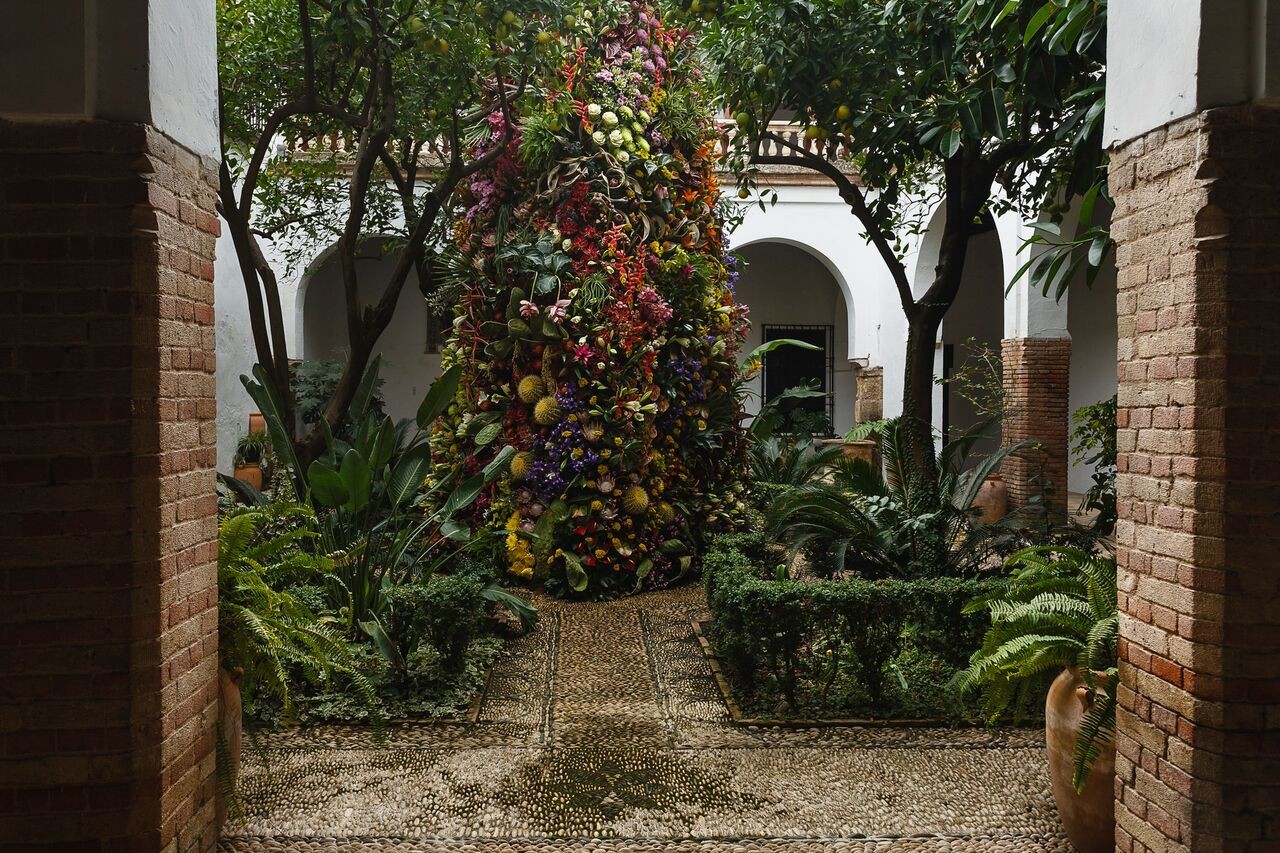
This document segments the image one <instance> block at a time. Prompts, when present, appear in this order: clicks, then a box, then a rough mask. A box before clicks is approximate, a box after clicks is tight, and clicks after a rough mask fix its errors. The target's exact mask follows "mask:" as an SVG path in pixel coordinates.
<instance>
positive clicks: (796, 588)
mask: <svg viewBox="0 0 1280 853" xmlns="http://www.w3.org/2000/svg"><path fill="white" fill-rule="evenodd" d="M784 556H785V553H784V552H783V551H782V550H781V549H780V548H777V547H776V546H775V547H773V548H771V547H770V546H768V545H767V544H766V542H765V540H764V539H763V538H762V537H760V536H758V535H752V534H739V535H734V536H723V537H720V538H718V539H716V540H715V541H714V543H713V544H712V547H711V549H710V550H709V552H708V553H707V555H706V557H705V559H704V561H703V578H704V584H705V586H706V590H707V601H708V605H709V606H710V609H711V613H712V615H713V616H714V617H715V629H714V639H715V642H716V646H717V650H718V652H719V653H720V655H721V656H722V657H723V659H724V660H725V662H726V664H728V666H729V668H730V669H731V670H732V674H733V676H734V679H735V681H736V682H737V685H738V686H739V687H740V688H741V689H742V690H744V691H745V692H746V693H747V694H755V693H757V692H760V691H763V692H768V691H769V690H770V688H772V689H774V690H776V692H777V694H778V695H780V696H781V697H782V698H785V699H786V700H787V702H788V703H790V705H791V706H792V707H798V705H799V704H800V702H799V700H800V698H801V696H802V695H804V696H815V695H821V696H826V695H827V694H828V693H829V691H830V690H832V689H833V686H834V685H835V682H837V681H854V682H856V684H857V687H858V688H860V691H861V692H862V693H863V694H865V697H866V710H868V711H869V712H870V713H874V714H876V715H877V716H881V715H884V714H885V713H886V712H893V710H894V707H893V706H894V705H898V706H901V705H902V703H901V702H900V701H898V700H896V699H894V698H893V697H891V696H890V693H891V690H890V689H889V688H890V680H891V679H895V678H896V679H902V677H903V675H902V672H901V671H900V669H898V668H897V667H896V664H895V663H894V661H895V659H896V658H898V656H899V655H900V654H902V653H903V652H904V650H906V649H910V650H913V651H914V652H915V653H918V654H919V655H925V656H928V657H930V658H934V659H937V660H939V661H941V662H944V663H945V664H946V665H947V666H948V667H950V668H951V671H954V669H955V668H956V667H958V666H961V665H963V664H964V662H965V661H966V660H967V658H968V653H969V650H970V649H972V648H973V646H974V645H975V644H976V643H977V638H979V637H980V636H981V634H982V630H983V627H984V626H983V620H982V619H980V618H976V617H975V616H974V615H972V614H965V613H964V612H963V607H964V604H965V603H966V602H967V601H969V600H970V599H972V598H974V597H975V596H977V595H981V594H983V593H985V592H989V591H990V590H991V589H992V585H991V582H989V581H985V580H976V579H972V578H954V577H918V578H912V579H905V580H904V579H896V578H888V579H882V580H868V579H866V578H861V577H843V578H840V579H837V580H819V581H797V580H792V579H790V578H788V577H787V576H786V573H785V571H781V570H780V569H779V564H780V562H781V561H782V560H783V559H784ZM934 681H936V682H938V683H942V682H943V681H945V678H943V679H941V680H940V681H939V680H938V679H934ZM908 689H909V688H908ZM843 692H846V693H847V692H850V691H849V690H848V689H847V686H846V688H843ZM950 711H951V709H944V708H938V709H936V714H935V715H942V714H947V713H950Z"/></svg>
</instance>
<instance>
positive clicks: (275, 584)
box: [218, 504, 377, 719]
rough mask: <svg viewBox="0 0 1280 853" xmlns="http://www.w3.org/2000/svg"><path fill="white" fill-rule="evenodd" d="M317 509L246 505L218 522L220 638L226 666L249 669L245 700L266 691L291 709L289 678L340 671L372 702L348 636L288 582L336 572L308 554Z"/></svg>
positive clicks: (318, 677)
mask: <svg viewBox="0 0 1280 853" xmlns="http://www.w3.org/2000/svg"><path fill="white" fill-rule="evenodd" d="M316 535H317V534H316V532H315V514H314V512H313V510H312V509H311V508H310V507H309V506H306V505H305V504H275V505H271V506H269V507H267V508H260V509H243V510H237V511H234V512H232V513H231V514H230V515H228V516H226V517H224V518H223V519H222V521H221V523H220V524H219V525H218V597H219V600H218V639H219V648H220V652H221V655H222V662H223V666H225V667H226V668H227V669H234V668H236V667H239V668H241V669H243V670H244V676H243V682H242V683H243V684H244V699H245V707H246V709H248V710H249V711H250V712H251V711H252V708H253V703H254V702H255V701H256V700H257V701H260V700H261V699H263V698H271V699H274V700H275V701H277V702H279V704H280V705H281V707H282V708H283V713H284V716H285V717H286V719H287V718H289V717H290V716H291V714H292V712H293V691H292V689H291V684H292V683H294V682H295V680H296V679H298V678H304V679H306V680H308V681H311V682H319V681H327V680H329V679H331V678H332V677H333V676H334V675H336V674H341V675H342V676H343V677H345V678H346V679H347V681H349V682H350V684H351V687H352V689H353V690H355V692H356V693H357V694H358V695H359V696H360V697H361V698H362V699H363V700H365V702H367V704H368V705H369V707H370V708H376V707H377V699H376V697H375V696H374V692H373V686H372V685H371V684H370V682H369V681H368V679H367V678H366V677H365V676H364V675H363V674H362V673H361V672H360V671H359V670H358V669H357V668H356V662H355V659H354V657H353V656H352V654H351V651H350V649H348V648H347V645H346V643H345V642H344V641H343V638H342V637H341V636H340V635H339V634H338V633H337V632H336V631H334V630H333V629H331V628H329V627H328V626H327V625H325V624H324V623H323V622H321V621H320V620H319V619H318V618H317V617H316V615H315V614H314V613H312V612H311V611H310V610H309V609H308V608H307V607H306V606H305V605H304V604H303V603H302V602H301V601H300V600H299V599H298V598H297V596H295V595H294V594H293V593H292V592H290V591H289V590H288V588H287V585H288V584H290V583H293V582H297V581H300V580H303V579H310V580H312V581H313V582H314V581H315V580H318V579H319V578H321V577H323V576H324V575H326V574H327V573H329V572H330V571H332V567H333V560H332V559H331V558H329V557H323V556H316V555H314V554H311V553H308V551H307V550H306V548H304V547H303V544H304V543H307V542H310V541H312V540H314V539H315V538H316Z"/></svg>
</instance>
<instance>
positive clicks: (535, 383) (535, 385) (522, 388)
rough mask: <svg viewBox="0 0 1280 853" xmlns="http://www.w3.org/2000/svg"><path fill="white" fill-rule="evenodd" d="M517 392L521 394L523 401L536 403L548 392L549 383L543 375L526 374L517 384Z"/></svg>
mask: <svg viewBox="0 0 1280 853" xmlns="http://www.w3.org/2000/svg"><path fill="white" fill-rule="evenodd" d="M516 393H517V394H518V395H519V396H520V400H521V402H524V403H536V402H538V401H539V400H541V399H542V396H543V395H544V394H546V393H547V383H545V382H543V381H542V377H541V376H537V375H532V376H526V377H525V378H524V379H521V380H520V384H519V385H517V386H516Z"/></svg>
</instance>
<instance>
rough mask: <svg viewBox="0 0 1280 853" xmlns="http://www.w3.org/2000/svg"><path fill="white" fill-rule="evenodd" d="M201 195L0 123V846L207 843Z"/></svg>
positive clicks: (209, 562)
mask: <svg viewBox="0 0 1280 853" xmlns="http://www.w3.org/2000/svg"><path fill="white" fill-rule="evenodd" d="M214 187H215V183H214V173H213V171H212V169H211V168H209V167H208V166H207V165H206V164H203V163H202V162H201V161H200V160H199V158H197V157H196V156H195V155H193V154H191V153H189V152H187V151H186V150H184V149H182V148H180V147H179V146H177V145H175V144H173V143H172V142H171V141H169V140H168V139H167V138H166V137H164V136H163V135H161V134H160V133H158V132H157V131H155V130H154V129H152V128H148V127H145V126H142V125H134V124H118V123H107V122H82V123H64V124H21V125H19V124H6V123H3V122H0V412H2V413H3V418H2V419H0V423H2V424H3V426H2V427H0V481H2V482H3V485H4V488H3V489H0V600H3V602H4V603H3V606H2V607H0V659H2V661H3V662H2V663H0V672H2V673H3V678H4V682H5V686H4V689H3V690H2V691H0V848H5V849H15V848H16V846H19V845H21V847H22V849H24V850H26V849H37V848H39V849H50V850H55V849H56V850H77V851H78V850H86V851H88V850H103V851H105V850H125V849H127V850H136V851H161V850H163V851H175V853H185V851H188V850H210V849H212V848H213V846H214V844H215V842H216V831H215V830H214V828H213V802H212V800H213V790H214V721H215V718H216V710H217V707H216V706H217V642H218V640H217V569H216V542H215V540H216V533H217V530H216V527H217V521H216V507H215V498H214V461H215V460H214V453H215V451H214V442H215V435H214V432H215V428H214V407H215V403H214V326H213V251H214V242H215V238H216V236H217V233H218V220H217V218H216V216H215V215H214Z"/></svg>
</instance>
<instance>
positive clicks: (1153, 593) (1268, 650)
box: [1110, 106, 1280, 853]
mask: <svg viewBox="0 0 1280 853" xmlns="http://www.w3.org/2000/svg"><path fill="white" fill-rule="evenodd" d="M1110 181H1111V188H1112V193H1113V194H1114V196H1115V199H1116V205H1117V207H1116V212H1115V218H1114V220H1113V222H1114V224H1113V228H1114V235H1115V237H1116V239H1117V241H1118V249H1117V253H1116V261H1117V264H1118V266H1119V299H1118V301H1119V334H1120V346H1119V361H1120V397H1119V403H1120V413H1119V424H1120V432H1119V449H1120V456H1119V472H1120V473H1119V483H1118V493H1119V519H1120V520H1119V523H1118V525H1117V528H1116V539H1117V544H1118V546H1119V553H1118V559H1119V564H1120V608H1121V624H1120V630H1121V639H1120V675H1121V688H1120V704H1121V707H1120V712H1119V720H1118V723H1119V733H1118V736H1117V749H1118V751H1119V756H1118V758H1117V761H1116V771H1117V774H1118V777H1119V778H1118V780H1117V786H1116V791H1117V799H1118V802H1117V804H1116V819H1117V824H1118V826H1117V831H1116V841H1117V849H1118V850H1122V851H1125V853H1129V851H1137V853H1146V851H1160V853H1163V851H1184V850H1194V851H1232V853H1235V851H1240V853H1249V852H1250V851H1263V850H1267V851H1274V850H1277V849H1280V734H1278V732H1280V514H1278V512H1277V506H1278V505H1280V438H1277V436H1280V431H1278V430H1280V288H1278V286H1277V282H1278V281H1280V227H1278V226H1277V222H1280V201H1278V200H1277V195H1276V193H1277V188H1280V110H1277V109H1275V108H1264V107H1260V106H1244V107H1230V108H1221V109H1214V110H1210V111H1207V112H1203V113H1201V114H1199V115H1198V116H1193V117H1192V118H1189V119H1184V120H1182V121H1179V122H1177V123H1175V124H1173V125H1170V126H1168V127H1166V128H1161V129H1158V130H1155V131H1152V132H1150V133H1148V134H1147V135H1146V136H1143V137H1139V138H1138V139H1136V140H1132V141H1130V142H1128V143H1126V144H1125V145H1123V146H1122V147H1120V148H1118V149H1117V150H1115V151H1113V156H1112V159H1111V177H1110Z"/></svg>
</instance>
